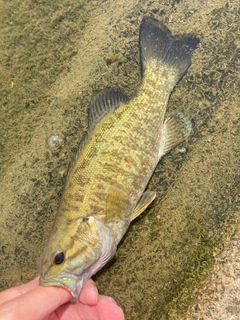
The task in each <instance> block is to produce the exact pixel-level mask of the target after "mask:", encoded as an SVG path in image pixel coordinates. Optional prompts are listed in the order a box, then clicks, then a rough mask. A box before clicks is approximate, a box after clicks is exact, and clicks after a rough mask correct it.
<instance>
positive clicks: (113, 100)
mask: <svg viewBox="0 0 240 320" xmlns="http://www.w3.org/2000/svg"><path fill="white" fill-rule="evenodd" d="M127 102H128V98H127V96H126V95H125V93H124V92H122V91H121V90H120V89H118V88H105V89H103V90H101V91H100V92H98V93H97V94H96V95H95V96H93V98H92V100H91V102H90V105H89V109H88V129H89V130H92V129H93V128H94V127H95V125H96V124H97V123H98V122H99V121H101V120H102V119H103V118H104V117H105V116H106V115H107V114H108V113H109V112H111V111H113V110H115V109H116V108H117V107H118V106H120V105H121V104H125V103H127Z"/></svg>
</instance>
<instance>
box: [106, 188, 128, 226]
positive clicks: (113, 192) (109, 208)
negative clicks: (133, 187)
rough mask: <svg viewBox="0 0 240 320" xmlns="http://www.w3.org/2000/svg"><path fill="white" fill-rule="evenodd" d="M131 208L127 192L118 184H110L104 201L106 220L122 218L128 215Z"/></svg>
mask: <svg viewBox="0 0 240 320" xmlns="http://www.w3.org/2000/svg"><path fill="white" fill-rule="evenodd" d="M131 208H132V201H131V198H130V196H129V192H128V191H127V190H126V189H125V188H123V187H121V186H119V185H114V186H111V187H110V188H109V191H108V197H107V203H106V220H107V221H111V220H115V219H118V220H119V219H121V220H124V219H125V217H126V216H128V215H129V212H130V209H131Z"/></svg>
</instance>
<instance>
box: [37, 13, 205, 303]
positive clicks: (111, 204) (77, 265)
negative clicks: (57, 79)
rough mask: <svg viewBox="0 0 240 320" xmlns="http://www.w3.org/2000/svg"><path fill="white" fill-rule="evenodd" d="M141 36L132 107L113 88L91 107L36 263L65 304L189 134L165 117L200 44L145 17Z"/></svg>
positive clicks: (107, 255)
mask: <svg viewBox="0 0 240 320" xmlns="http://www.w3.org/2000/svg"><path fill="white" fill-rule="evenodd" d="M139 34H140V36H139V41H140V58H141V65H142V82H141V85H140V86H139V88H138V90H137V92H136V94H135V96H133V97H132V99H129V98H128V97H127V96H126V95H125V93H124V92H123V91H122V90H121V89H118V88H105V89H103V90H102V91H100V92H98V93H97V94H95V95H94V96H93V98H92V99H91V101H90V105H89V110H88V132H87V133H86V135H85V136H84V138H83V139H82V141H81V142H80V144H79V147H78V151H77V153H76V156H75V158H74V160H73V161H72V164H71V165H70V167H69V171H68V174H67V179H66V183H65V187H64V190H63V194H62V197H61V200H60V204H59V207H58V210H57V214H56V218H55V221H54V225H53V228H52V230H51V234H50V236H49V239H48V242H47V245H46V247H45V248H44V250H43V252H42V255H41V259H40V260H41V261H40V280H39V284H40V285H41V286H59V287H63V288H65V289H67V290H68V291H69V292H70V293H71V297H72V298H71V302H75V301H76V300H77V299H78V297H79V295H80V293H81V290H82V287H83V285H84V284H85V282H86V281H87V280H88V279H89V278H91V276H92V275H94V274H95V273H97V272H98V271H99V270H100V269H101V268H102V267H103V266H105V265H106V264H107V262H108V261H110V260H111V259H112V257H113V256H114V255H115V253H116V251H117V247H118V244H119V242H120V241H121V239H122V238H123V236H124V234H125V233H126V231H127V229H128V228H129V225H130V223H131V221H133V220H134V219H135V218H137V217H138V216H139V215H140V214H141V213H142V212H143V211H144V210H145V209H146V208H147V207H148V206H149V205H150V204H151V203H152V201H153V200H154V198H155V197H156V192H155V191H151V190H147V189H146V188H147V185H148V182H149V180H150V178H151V176H152V174H153V172H154V170H155V168H156V166H157V164H158V162H159V160H160V159H161V158H162V157H163V156H164V155H165V154H167V153H168V152H169V151H170V150H171V149H172V148H174V147H175V146H176V145H178V144H179V143H181V142H183V141H184V140H185V139H186V138H187V137H188V136H189V135H190V133H191V131H192V123H191V121H190V120H189V119H188V118H186V117H185V116H184V115H182V114H181V113H179V114H178V113H177V114H170V115H169V116H168V117H165V113H166V108H167V103H168V100H169V96H170V94H171V92H172V90H173V88H174V87H175V85H176V84H177V83H178V81H179V80H180V79H181V78H182V77H183V75H184V74H185V73H186V72H187V69H188V68H189V66H190V64H191V57H192V54H193V52H194V51H195V49H196V48H197V46H198V44H199V42H200V40H199V38H197V37H196V36H195V35H193V34H183V35H172V33H171V32H170V31H169V29H168V28H167V27H166V26H165V25H164V24H163V23H162V22H160V21H158V20H156V19H155V18H153V17H150V16H145V17H143V19H142V22H141V24H140V32H139Z"/></svg>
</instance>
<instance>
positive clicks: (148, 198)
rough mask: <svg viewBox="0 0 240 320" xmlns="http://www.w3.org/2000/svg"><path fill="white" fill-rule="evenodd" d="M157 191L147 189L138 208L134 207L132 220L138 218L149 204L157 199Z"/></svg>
mask: <svg viewBox="0 0 240 320" xmlns="http://www.w3.org/2000/svg"><path fill="white" fill-rule="evenodd" d="M155 197H156V192H154V191H146V192H144V194H143V195H142V198H141V199H140V201H139V202H138V204H137V206H136V208H135V209H134V211H133V213H132V218H131V221H132V220H134V219H136V218H137V217H138V216H139V215H140V214H141V213H142V212H143V211H144V210H145V209H146V208H147V207H148V206H149V205H150V203H151V202H152V201H153V200H154V199H155Z"/></svg>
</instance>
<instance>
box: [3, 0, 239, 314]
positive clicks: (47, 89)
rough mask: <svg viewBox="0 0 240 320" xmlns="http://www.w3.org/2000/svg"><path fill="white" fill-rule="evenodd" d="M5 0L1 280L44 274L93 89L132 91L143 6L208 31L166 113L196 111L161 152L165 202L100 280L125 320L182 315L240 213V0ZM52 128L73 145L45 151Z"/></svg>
mask: <svg viewBox="0 0 240 320" xmlns="http://www.w3.org/2000/svg"><path fill="white" fill-rule="evenodd" d="M16 7H17V8H18V10H16ZM1 8H2V9H3V10H0V15H2V18H3V19H0V21H2V22H0V23H1V30H4V32H2V34H1V37H2V39H1V40H2V41H1V42H0V55H1V61H2V65H1V66H0V75H1V77H0V78H1V82H2V83H1V84H2V86H1V88H0V90H1V94H0V100H1V106H2V107H1V108H2V112H1V115H0V122H1V125H0V152H1V155H0V168H1V183H0V192H1V198H0V201H1V202H0V209H1V216H0V228H1V230H0V239H1V246H0V248H1V251H0V252H1V266H0V279H1V281H0V283H1V289H2V290H3V289H5V288H7V287H9V286H12V285H15V284H18V283H22V282H24V281H27V280H30V279H32V278H33V277H34V276H36V275H37V273H38V267H37V265H38V260H39V256H40V253H41V250H42V248H43V246H44V242H45V240H46V238H47V235H48V233H49V232H50V230H51V226H52V222H53V219H54V214H55V212H56V209H57V205H58V202H59V198H60V195H61V191H62V187H63V184H64V175H65V173H66V170H67V165H68V163H69V161H70V160H71V158H72V156H73V155H74V152H75V150H76V147H77V144H78V142H79V140H80V139H81V136H82V135H83V133H84V131H85V130H86V127H87V107H88V103H89V100H90V99H91V96H92V94H93V93H94V92H96V91H98V90H100V89H102V88H104V87H106V86H118V87H120V88H122V89H123V90H124V91H125V92H126V93H127V94H128V95H129V96H130V95H132V94H134V91H135V90H136V88H137V86H138V85H139V83H140V80H141V78H140V63H139V48H138V30H139V24H140V21H141V19H142V16H143V15H144V14H151V15H153V16H154V17H156V18H158V19H160V20H162V21H163V22H164V23H166V24H167V26H168V27H169V28H170V29H171V31H172V32H173V33H189V32H192V33H194V34H196V35H197V36H199V37H200V38H201V45H200V46H199V48H198V49H197V50H196V53H195V55H194V58H193V60H192V66H191V67H190V69H189V71H188V73H187V74H186V76H184V78H183V79H182V80H181V82H180V83H179V84H178V85H177V87H176V88H175V90H174V92H173V94H172V96H171V98H170V102H169V106H168V113H171V112H174V111H175V110H177V111H178V112H179V111H180V112H184V113H185V114H186V115H187V116H188V117H189V118H191V119H193V122H194V124H195V126H194V132H193V135H192V136H191V137H190V139H189V140H188V141H187V142H185V143H184V144H182V145H181V146H179V147H177V148H176V149H175V150H173V151H172V152H171V153H170V154H168V155H167V156H166V157H165V158H164V159H163V160H162V161H161V162H160V164H159V165H158V167H157V169H156V172H155V174H154V175H153V177H152V179H151V182H150V184H149V189H152V190H156V191H157V199H156V200H155V202H154V203H153V204H152V205H151V207H150V208H149V209H148V210H147V211H146V212H145V213H144V214H143V215H142V216H141V217H139V218H138V219H137V221H135V222H134V223H133V224H132V226H131V227H130V230H129V231H128V233H127V234H126V236H125V238H124V240H123V241H122V243H121V245H120V247H119V250H118V252H117V255H116V258H114V259H113V260H112V261H111V262H110V263H109V264H108V266H106V267H105V268H104V270H102V271H101V272H100V273H99V274H98V275H97V276H96V277H95V279H96V281H97V284H98V287H99V290H100V291H101V293H104V294H106V295H111V296H113V297H114V298H115V299H116V300H117V301H118V303H119V304H120V305H121V306H122V307H123V309H124V311H125V314H126V319H170V318H178V319H179V318H181V317H182V318H184V315H183V314H184V311H185V309H186V307H187V306H188V304H189V302H190V300H191V297H192V295H193V291H194V289H195V288H196V287H197V286H198V285H199V283H200V281H201V280H202V279H203V277H204V275H205V274H206V273H207V272H208V270H209V269H210V268H211V266H212V262H213V258H214V256H215V255H216V254H217V253H218V252H220V251H221V249H222V247H223V244H224V241H225V240H226V239H227V238H228V237H229V236H230V235H231V234H232V233H233V232H234V230H235V229H236V227H237V223H238V212H239V204H240V197H239V194H240V183H239V181H240V180H239V155H240V137H239V127H240V110H239V75H238V70H239V50H240V49H239V47H240V42H239V27H238V14H239V12H238V10H239V5H238V2H237V1H236V0H235V1H231V2H225V1H218V3H217V4H216V3H214V2H211V1H188V2H186V1H185V2H184V3H182V2H181V3H179V1H161V2H160V1H140V2H139V3H137V2H136V1H125V0H122V1H121V3H119V2H118V3H116V2H115V1H110V0H108V1H96V2H92V3H91V7H90V5H89V4H85V3H84V2H83V1H82V2H79V1H77V2H76V1H73V0H72V1H62V2H61V6H58V5H50V4H48V3H42V5H39V4H38V5H36V4H35V2H31V1H25V2H21V4H20V5H19V4H18V3H17V1H12V2H8V3H7V2H2V3H1ZM51 135H58V136H59V137H60V138H62V139H63V140H64V143H63V144H61V145H60V146H59V147H58V148H53V149H51V148H49V147H48V145H47V143H46V139H47V138H48V137H49V136H51ZM182 147H185V148H186V153H182V152H181V148H182ZM146 152H147V150H146Z"/></svg>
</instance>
